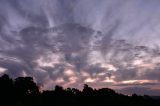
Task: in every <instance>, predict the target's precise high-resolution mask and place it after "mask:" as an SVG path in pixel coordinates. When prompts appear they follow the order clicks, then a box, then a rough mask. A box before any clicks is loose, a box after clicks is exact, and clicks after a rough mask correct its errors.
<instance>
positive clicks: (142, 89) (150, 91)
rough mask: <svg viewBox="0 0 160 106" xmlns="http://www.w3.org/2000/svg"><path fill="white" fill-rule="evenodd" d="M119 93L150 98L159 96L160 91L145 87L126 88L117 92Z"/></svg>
mask: <svg viewBox="0 0 160 106" xmlns="http://www.w3.org/2000/svg"><path fill="white" fill-rule="evenodd" d="M117 91H118V92H120V93H123V94H126V95H131V94H135V93H136V94H138V95H151V96H159V95H160V91H159V90H156V89H151V88H147V87H127V88H124V89H120V90H117Z"/></svg>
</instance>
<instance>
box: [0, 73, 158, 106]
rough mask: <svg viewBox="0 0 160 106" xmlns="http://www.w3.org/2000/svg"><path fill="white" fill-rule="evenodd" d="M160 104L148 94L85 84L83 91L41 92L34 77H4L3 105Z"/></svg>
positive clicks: (0, 94) (1, 80) (0, 93)
mask: <svg viewBox="0 0 160 106" xmlns="http://www.w3.org/2000/svg"><path fill="white" fill-rule="evenodd" d="M104 105H108V106H110V105H122V106H128V105H129V106H143V105H144V106H159V105H160V101H158V100H154V99H152V98H151V97H149V96H147V95H144V96H139V95H137V94H133V95H132V96H126V95H123V94H119V93H116V92H115V91H114V90H112V89H109V88H101V89H93V88H91V87H89V86H88V85H87V84H84V88H83V90H82V91H80V90H78V89H76V88H67V89H64V88H63V87H61V86H58V85H57V86H55V89H54V90H48V91H43V92H39V87H38V86H37V85H36V83H35V82H34V81H33V78H32V77H18V78H16V79H15V80H12V79H11V78H10V77H9V76H8V75H6V74H5V75H3V76H1V77H0V106H104Z"/></svg>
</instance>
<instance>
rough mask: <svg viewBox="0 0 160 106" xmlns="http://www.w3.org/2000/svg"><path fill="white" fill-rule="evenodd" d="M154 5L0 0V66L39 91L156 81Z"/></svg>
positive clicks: (117, 0) (121, 0) (113, 0)
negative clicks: (54, 87)
mask: <svg viewBox="0 0 160 106" xmlns="http://www.w3.org/2000/svg"><path fill="white" fill-rule="evenodd" d="M159 3H160V2H159V1H149V0H146V1H144V0H134V1H133V0H101V1H98V0H45V1H44V0H25V1H22V0H14V1H11V0H0V10H1V11H0V59H1V60H0V67H2V68H5V69H6V70H7V71H6V73H8V74H10V75H12V76H13V77H17V76H20V75H23V76H25V75H31V76H33V77H34V78H35V79H36V80H37V81H38V82H40V83H44V84H46V83H47V82H48V83H47V84H46V86H45V85H44V86H45V87H44V88H45V89H48V88H52V85H55V84H61V85H64V86H70V85H72V86H75V87H79V86H80V85H82V84H83V83H89V84H91V85H93V86H94V87H96V86H104V85H112V84H114V83H119V82H121V81H126V80H144V79H146V80H159V68H158V65H159V63H160V61H159V58H160V48H159V46H160V45H159V40H160V38H159V37H158V33H159V30H158V29H159V22H158V21H156V20H158V19H159V18H158V17H160V16H159V15H158V14H159V11H158V9H159V5H158V4H159ZM153 12H154V13H155V14H153V15H151V13H153ZM152 17H154V19H152ZM157 42H158V43H157ZM153 76H154V77H153ZM155 85H158V83H156V84H155ZM135 86H136V85H135Z"/></svg>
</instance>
